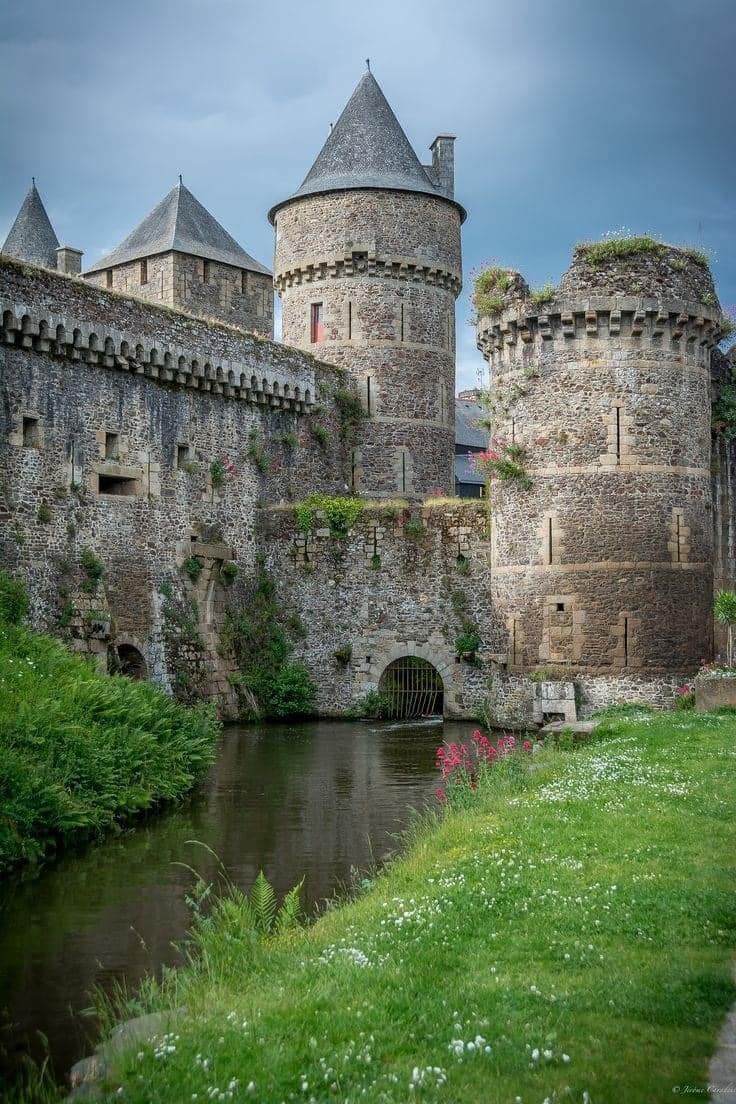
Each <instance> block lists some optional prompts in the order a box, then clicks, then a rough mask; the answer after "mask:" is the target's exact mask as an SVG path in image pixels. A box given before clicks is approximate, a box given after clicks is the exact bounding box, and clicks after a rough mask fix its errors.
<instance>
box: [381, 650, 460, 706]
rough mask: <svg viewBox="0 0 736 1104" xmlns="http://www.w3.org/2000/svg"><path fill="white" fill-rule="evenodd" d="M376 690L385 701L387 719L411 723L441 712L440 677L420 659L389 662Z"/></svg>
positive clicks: (425, 661)
mask: <svg viewBox="0 0 736 1104" xmlns="http://www.w3.org/2000/svg"><path fill="white" fill-rule="evenodd" d="M378 691H379V693H380V694H383V695H384V697H386V698H387V699H388V701H389V703H390V705H389V716H391V717H396V718H403V719H406V720H412V719H418V718H420V717H429V716H437V714H443V713H444V692H445V684H444V682H443V681H442V676H441V675H440V673H439V671H438V670H437V668H436V667H435V666H434V664H432V663H430V661H429V660H428V659H424V658H423V657H421V656H400V657H399V659H394V660H392V661H391V663H389V664H388V665H387V666H386V667H385V668H384V670H383V673H382V674H381V677H380V679H379V682H378Z"/></svg>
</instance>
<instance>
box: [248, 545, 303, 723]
mask: <svg viewBox="0 0 736 1104" xmlns="http://www.w3.org/2000/svg"><path fill="white" fill-rule="evenodd" d="M244 609H245V611H247V612H243V613H240V614H235V615H233V614H231V615H230V617H229V620H228V624H227V630H226V635H227V637H229V639H230V643H231V646H232V650H233V653H234V655H235V659H236V661H237V664H238V667H239V670H240V673H239V674H238V675H237V676H236V677H235V678H233V679H232V682H233V685H234V686H235V689H236V690H237V692H238V694H239V697H240V700H241V707H242V712H243V716H244V717H245V719H247V720H256V719H258V718H259V717H267V718H274V719H275V718H280V717H295V716H309V715H310V714H312V713H313V712H314V703H315V698H316V695H317V688H316V686H315V685H314V683H313V682H312V680H311V678H310V677H309V673H308V672H307V669H306V668H305V667H304V665H303V664H302V663H296V662H292V661H291V660H290V659H289V656H290V654H291V645H290V643H289V641H288V640H287V637H286V632H285V630H284V626H283V622H284V620H285V619H284V618H283V615H282V613H281V610H280V609H279V606H278V602H277V600H276V583H275V582H274V579H273V577H272V576H271V575H270V574H269V572H267V571H266V570H265V568H264V566H263V563H262V562H259V563H258V565H257V568H256V574H255V576H254V578H253V579H252V580H251V582H250V584H249V586H248V592H247V594H246V599H245V603H244ZM292 624H293V621H292Z"/></svg>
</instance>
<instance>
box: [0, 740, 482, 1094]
mask: <svg viewBox="0 0 736 1104" xmlns="http://www.w3.org/2000/svg"><path fill="white" fill-rule="evenodd" d="M466 730H467V726H461V727H458V728H457V731H456V732H453V730H452V726H449V725H445V726H444V732H443V730H442V728H441V727H440V726H438V725H426V724H425V725H418V726H412V727H409V726H397V725H375V724H369V723H351V724H345V723H326V722H314V723H310V724H305V725H300V726H290V727H286V726H284V727H282V726H269V727H267V728H265V727H264V728H254V727H249V728H237V727H233V728H230V729H228V731H227V732H226V734H225V736H224V738H223V741H222V746H221V749H220V752H219V755H218V759H217V763H216V765H215V767H214V768H213V770H212V771H211V773H210V775H209V777H208V778H207V779H206V781H205V782H204V783H203V785H202V786H201V788H200V789H199V791H198V792H197V793H196V794H195V795H194V796H193V797H192V798H191V799H190V800H189V801H188V802H187V803H186V805H184V806H181V807H179V808H178V809H174V810H172V811H170V812H168V813H164V814H163V815H161V816H157V817H154V818H151V820H150V821H148V822H147V823H145V824H142V825H140V826H139V827H138V828H136V829H135V830H134V831H131V832H127V833H125V834H123V835H120V836H118V837H116V838H111V839H107V840H105V841H104V842H103V843H102V844H99V845H97V846H95V847H89V848H86V849H85V850H84V851H83V852H80V853H77V854H67V855H66V856H64V857H63V858H62V859H61V860H60V861H59V862H58V863H56V864H55V865H54V866H53V867H52V868H50V869H49V870H48V871H46V872H45V873H44V874H43V875H41V876H40V877H37V878H27V879H25V880H23V879H20V880H17V881H15V882H13V883H11V884H10V885H8V886H6V887H5V888H4V890H3V891H2V895H0V1009H1V1010H2V1013H1V1014H2V1016H3V1020H4V1026H3V1028H2V1032H1V1034H0V1041H1V1043H2V1047H3V1049H4V1050H5V1053H4V1054H3V1055H0V1083H2V1081H3V1080H5V1079H9V1078H11V1077H12V1075H13V1071H14V1070H15V1069H17V1065H18V1061H19V1059H20V1056H21V1055H22V1054H23V1053H27V1052H28V1051H29V1050H30V1051H31V1052H32V1053H33V1054H35V1055H36V1056H38V1055H39V1054H40V1053H42V1048H41V1045H40V1043H39V1040H38V1037H37V1033H38V1032H42V1033H43V1034H44V1035H46V1037H47V1038H48V1040H49V1048H50V1051H51V1055H52V1058H53V1062H54V1068H55V1069H56V1072H57V1074H64V1073H65V1071H66V1070H67V1069H68V1067H69V1066H70V1065H71V1064H72V1063H73V1062H74V1061H75V1060H76V1059H77V1058H78V1057H80V1056H81V1055H82V1054H84V1053H87V1052H88V1050H89V1045H88V1039H89V1037H93V1036H94V1023H93V1022H92V1021H91V1020H88V1019H84V1018H83V1017H81V1016H80V1011H81V1010H82V1009H84V1008H85V1007H86V1006H87V1005H88V1004H89V997H88V994H89V992H90V990H91V988H92V987H93V985H101V986H102V987H104V988H107V989H109V988H111V986H112V984H113V983H114V982H115V981H116V980H125V981H126V983H127V984H128V985H129V986H134V985H135V983H136V982H137V981H138V980H139V979H140V978H141V977H142V976H143V975H144V974H145V973H147V972H149V971H151V970H157V969H158V968H159V967H160V966H161V965H163V964H164V963H173V962H175V961H176V958H177V956H176V951H175V950H174V948H173V947H172V941H174V940H177V939H181V938H182V936H183V935H184V934H185V932H186V929H187V927H188V924H189V916H188V913H187V909H186V905H185V896H186V893H187V891H188V890H189V889H190V888H191V883H192V876H191V874H190V873H189V872H188V871H187V870H185V869H184V868H183V867H182V866H181V865H178V864H179V863H182V862H185V863H191V864H192V865H194V866H196V868H197V870H199V871H200V872H201V873H202V875H203V876H204V877H205V878H206V879H211V878H214V877H215V876H216V872H217V865H218V864H217V859H216V858H215V857H214V856H213V855H212V854H211V853H210V852H209V851H207V850H206V849H205V848H201V847H196V846H194V845H192V843H191V842H190V841H192V840H198V841H201V842H202V843H204V844H206V845H207V847H208V848H211V849H212V851H213V852H215V854H216V855H217V856H218V857H219V859H220V860H221V861H222V863H224V865H225V867H226V868H227V870H228V873H229V875H230V877H231V878H232V879H233V880H234V881H235V882H236V883H237V884H238V885H240V886H242V887H243V888H248V887H249V886H250V884H251V883H252V881H253V879H254V877H255V876H256V874H257V873H258V871H259V869H263V870H264V871H265V873H266V875H267V876H268V878H269V880H270V881H271V882H272V883H273V884H274V886H275V887H276V889H277V891H278V892H279V893H285V892H286V891H287V890H288V889H289V888H290V887H291V886H292V885H294V884H295V883H296V882H298V881H299V880H300V879H301V878H302V877H305V887H304V888H305V894H304V897H305V904H306V906H307V907H308V908H311V907H313V906H314V905H315V904H316V903H318V902H320V901H322V900H323V899H324V898H326V897H330V896H331V895H332V894H333V892H334V890H335V888H336V887H337V886H338V885H340V884H341V883H342V882H344V881H346V880H347V879H348V878H349V876H350V870H351V867H353V866H356V867H361V868H365V867H368V866H370V865H371V864H372V863H373V862H374V861H377V860H379V859H380V858H382V857H383V856H384V855H385V853H386V851H387V850H388V849H392V848H393V847H394V846H395V835H396V833H397V832H398V831H399V830H400V829H401V828H402V827H403V826H405V825H406V823H407V821H408V819H409V815H410V814H409V810H410V808H411V807H415V808H421V807H422V806H423V805H424V804H425V803H426V802H427V801H428V800H429V799H431V797H432V793H433V789H434V785H435V781H436V779H435V770H434V750H435V748H436V746H437V744H438V743H439V742H440V740H441V739H442V738H443V737H444V738H446V739H454V738H457V736H458V735H462V736H465V735H466Z"/></svg>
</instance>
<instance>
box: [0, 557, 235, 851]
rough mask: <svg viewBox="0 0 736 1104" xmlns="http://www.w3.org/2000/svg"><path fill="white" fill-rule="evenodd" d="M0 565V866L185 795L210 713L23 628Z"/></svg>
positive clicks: (197, 770)
mask: <svg viewBox="0 0 736 1104" xmlns="http://www.w3.org/2000/svg"><path fill="white" fill-rule="evenodd" d="M26 608H27V598H26V596H25V592H24V590H23V588H22V586H21V585H20V584H19V583H17V582H16V581H15V580H13V579H12V578H11V577H10V576H9V575H7V574H6V573H5V572H0V872H2V871H3V869H6V868H8V867H10V866H12V865H14V864H17V863H21V862H24V861H32V860H37V859H41V858H43V857H44V856H46V855H48V854H50V853H52V852H53V851H54V850H56V848H57V847H59V846H60V845H63V844H64V843H66V842H68V841H71V840H75V839H78V838H83V837H85V836H91V835H97V834H99V833H101V832H102V831H104V830H105V829H109V828H111V827H112V826H113V825H115V824H119V823H121V822H123V821H125V820H127V819H129V818H130V817H133V816H135V815H137V814H139V813H141V812H143V811H144V810H146V809H150V808H151V807H153V806H155V805H158V804H160V803H162V802H166V801H173V800H175V799H177V798H179V797H181V796H182V795H183V794H185V793H186V792H187V791H188V790H190V789H191V787H192V786H193V785H194V783H195V782H196V780H197V779H198V778H199V777H200V776H201V775H202V774H203V773H204V771H205V770H206V768H207V767H208V766H209V765H210V763H211V762H212V759H213V755H214V749H215V743H216V739H217V735H218V732H219V725H218V722H217V720H216V719H215V715H214V710H213V709H211V708H209V707H203V708H199V709H196V710H190V709H187V708H185V707H184V706H181V705H179V704H177V703H176V702H174V701H172V700H171V699H170V698H168V697H167V696H166V695H165V694H163V693H162V692H161V691H160V690H157V689H156V688H155V687H153V686H151V685H150V684H148V683H145V682H135V681H133V680H131V679H128V678H124V677H121V676H113V677H108V676H101V675H100V674H99V673H98V672H97V671H96V670H95V668H94V667H93V665H92V663H91V662H90V661H89V660H87V659H83V658H81V657H79V656H74V655H72V654H71V653H70V652H68V651H67V650H66V648H65V647H64V645H63V644H61V643H59V642H58V641H55V640H52V639H50V638H49V637H46V636H42V635H41V634H39V633H35V632H32V631H30V630H29V629H27V628H25V627H24V626H23V624H22V623H21V622H22V619H23V616H24V614H25V612H26Z"/></svg>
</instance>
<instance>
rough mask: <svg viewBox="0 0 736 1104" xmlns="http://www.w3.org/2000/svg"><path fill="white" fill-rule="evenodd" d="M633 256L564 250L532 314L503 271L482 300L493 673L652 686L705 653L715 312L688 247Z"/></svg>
mask: <svg viewBox="0 0 736 1104" xmlns="http://www.w3.org/2000/svg"><path fill="white" fill-rule="evenodd" d="M627 248H628V249H629V250H631V251H630V252H629V253H628V254H627V253H626V249H627ZM638 248H639V251H638V252H635V251H633V250H634V249H635V247H634V246H633V245H631V244H629V245H628V246H622V250H621V251H619V253H618V254H617V253H616V252H615V250H614V249H612V248H611V247H610V243H608V247H606V243H601V244H600V245H599V246H580V247H578V248H577V249H576V251H575V255H574V258H573V263H572V266H571V267H570V269H569V271H568V272H567V273H566V274H565V276H564V277H563V278H562V282H561V284H560V287H559V290H558V291H557V292H556V293H555V295H554V298H553V299H551V301H549V302H544V303H541V304H540V303H537V304H536V305H535V303H534V302H533V301H532V297H531V296H530V294H529V289H528V287H527V286H526V284H525V283H524V281H523V280H522V279H521V278H520V277H519V275H518V274H517V273H511V272H508V273H506V272H503V273H501V276H500V278H496V283H497V287H496V289H492V290H494V298H496V301H497V302H498V301H499V298H500V299H503V309H501V310H500V311H499V312H498V313H496V314H492V315H490V316H488V317H483V318H481V319H480V321H479V323H478V331H477V332H478V346H479V348H480V349H481V350H482V351H483V353H484V354H485V355H486V356H487V358H488V362H489V365H490V371H491V411H492V415H491V421H492V424H493V431H492V434H493V440H492V445H491V448H492V455H491V460H492V466H493V467H494V468H495V472H494V476H493V479H492V488H491V496H492V518H493V522H492V525H493V536H492V565H493V566H492V579H493V601H494V603H495V604H496V607H497V608H498V610H499V613H500V614H501V615H502V617H503V618H505V620H506V624H507V626H508V640H509V645H508V657H509V667H510V668H511V669H517V670H522V671H523V670H524V669H529V668H531V667H534V666H536V665H539V664H541V665H548V664H555V665H557V664H567V665H570V666H571V667H573V668H575V670H576V671H577V672H578V673H580V674H584V673H586V672H587V673H590V674H596V675H604V674H608V675H611V676H617V677H619V678H620V677H621V676H622V675H626V674H628V675H637V676H640V677H646V678H648V679H657V678H663V677H664V682H667V677H666V676H672V675H673V674H674V673H675V672H677V673H687V672H690V671H692V670H693V669H695V668H697V667H698V666H699V664H700V662H701V660H702V659H703V657H707V656H709V655H710V653H711V639H712V590H713V584H712V578H713V567H712V545H713V535H712V516H711V489H710V453H711V435H710V353H711V349H712V348H713V347H714V345H715V343H716V342H717V341H718V338H719V324H720V319H721V313H720V308H719V305H718V301H717V299H716V295H715V290H714V287H713V281H712V278H711V274H710V271H709V269H708V266H707V264H706V263H705V262H704V261H703V259H702V258H701V257H700V256H699V255H698V254H697V253H696V252H695V251H687V250H681V249H675V248H672V247H669V246H663V245H659V244H658V243H656V242H651V244H649V245H647V244H646V243H645V244H644V245H642V243H641V242H640V243H639V247H638ZM622 253H623V255H622ZM493 279H494V277H493V276H491V282H492V281H493ZM504 289H505V290H504ZM496 292H497V293H498V295H496ZM535 298H536V299H539V298H541V297H540V296H535ZM669 681H670V682H671V678H670V680H669ZM609 700H610V699H609Z"/></svg>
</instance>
